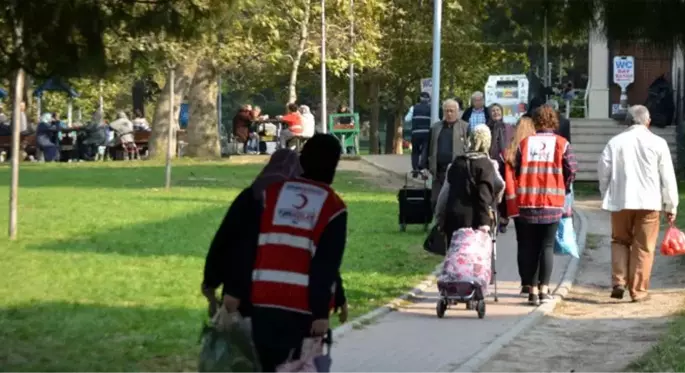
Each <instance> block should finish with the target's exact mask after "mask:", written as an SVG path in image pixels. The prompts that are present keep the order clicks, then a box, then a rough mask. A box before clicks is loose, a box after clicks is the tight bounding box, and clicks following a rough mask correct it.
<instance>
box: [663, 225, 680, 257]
mask: <svg viewBox="0 0 685 373" xmlns="http://www.w3.org/2000/svg"><path fill="white" fill-rule="evenodd" d="M683 254H685V233H683V232H682V231H681V230H680V229H678V228H676V227H674V226H673V225H671V226H670V227H668V229H667V230H666V234H664V240H663V242H661V255H664V256H676V255H683Z"/></svg>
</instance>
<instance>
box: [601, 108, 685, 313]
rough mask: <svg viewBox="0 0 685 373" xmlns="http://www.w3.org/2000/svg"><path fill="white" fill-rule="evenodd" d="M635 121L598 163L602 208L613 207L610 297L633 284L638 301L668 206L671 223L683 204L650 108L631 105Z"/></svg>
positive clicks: (643, 294) (631, 117) (643, 297)
mask: <svg viewBox="0 0 685 373" xmlns="http://www.w3.org/2000/svg"><path fill="white" fill-rule="evenodd" d="M626 120H627V121H629V124H630V125H631V126H630V127H629V128H628V129H627V130H625V131H624V132H622V133H620V134H618V135H616V136H614V137H613V138H612V139H611V140H610V141H609V143H608V144H607V145H606V147H605V148H604V151H603V152H602V155H601V157H600V159H599V162H598V164H597V174H598V177H599V189H600V192H601V193H602V209H604V210H607V211H611V282H612V286H613V290H612V292H611V297H612V298H616V299H622V298H623V293H624V292H625V289H626V288H628V292H629V293H630V297H631V298H632V299H633V302H639V301H643V300H647V299H648V294H647V290H648V289H649V280H650V276H651V273H652V264H653V262H654V252H655V249H656V242H657V236H658V234H659V216H660V213H661V212H662V211H663V212H664V213H665V214H666V219H667V221H668V222H669V223H673V222H674V221H675V215H676V210H677V208H678V183H677V181H676V177H675V171H674V169H673V162H672V161H671V151H670V149H669V147H668V144H667V143H666V140H664V139H663V138H661V137H659V136H657V135H655V134H653V133H652V132H651V131H650V130H649V124H650V122H651V118H650V116H649V110H647V108H646V107H644V106H642V105H635V106H632V107H630V109H628V116H627V118H626Z"/></svg>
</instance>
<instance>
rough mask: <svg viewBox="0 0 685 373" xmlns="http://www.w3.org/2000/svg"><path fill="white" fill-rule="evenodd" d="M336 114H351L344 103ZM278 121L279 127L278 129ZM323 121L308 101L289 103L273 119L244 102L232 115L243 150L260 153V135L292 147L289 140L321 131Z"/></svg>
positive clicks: (347, 120) (348, 120)
mask: <svg viewBox="0 0 685 373" xmlns="http://www.w3.org/2000/svg"><path fill="white" fill-rule="evenodd" d="M337 113H338V114H351V113H350V110H349V109H348V108H347V106H346V105H344V104H341V105H340V106H338V110H337ZM339 122H340V123H342V124H350V123H352V118H351V117H344V118H340V119H339ZM278 124H280V125H281V126H282V127H281V128H280V131H279V130H278ZM324 125H325V124H324V123H321V121H318V122H317V120H316V118H315V117H314V114H313V113H312V110H311V108H310V107H309V106H308V105H298V104H296V103H289V104H287V105H286V110H285V113H283V114H282V115H277V116H276V117H274V118H273V119H271V118H270V117H269V115H266V114H264V113H262V109H261V108H260V107H259V106H252V105H250V104H245V105H242V106H241V107H240V109H239V110H238V112H237V113H236V114H235V116H234V117H233V138H234V140H235V142H237V143H238V144H240V146H241V147H242V149H241V150H242V151H243V152H244V153H246V154H259V153H264V149H263V148H262V149H260V141H261V139H262V138H264V137H276V142H277V143H278V145H279V148H286V147H292V146H291V140H293V139H301V140H303V141H302V142H303V143H304V142H305V141H306V140H308V139H310V138H312V137H313V136H314V134H316V133H324V127H323V126H324Z"/></svg>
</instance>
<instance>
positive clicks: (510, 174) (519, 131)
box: [500, 117, 536, 296]
mask: <svg viewBox="0 0 685 373" xmlns="http://www.w3.org/2000/svg"><path fill="white" fill-rule="evenodd" d="M535 132H536V131H535V124H534V123H533V119H531V118H530V117H522V118H521V119H519V121H518V123H516V130H515V132H514V136H513V138H512V139H511V142H510V143H509V145H508V147H507V148H506V150H505V153H504V201H505V205H506V208H505V209H504V210H505V212H506V215H504V217H505V218H506V220H500V232H502V233H504V231H505V230H506V224H508V221H509V220H512V219H513V220H514V229H515V230H516V244H517V245H516V263H517V266H518V272H519V277H520V279H521V294H526V296H527V295H528V293H529V292H530V288H529V287H528V286H525V285H524V283H523V278H524V277H525V275H524V273H523V272H522V271H523V269H524V268H525V267H524V266H525V265H524V264H523V254H524V253H525V249H524V248H522V246H521V245H522V244H523V243H524V241H522V240H520V238H521V232H520V228H521V226H522V223H521V221H520V218H519V217H518V216H519V206H518V204H517V203H516V176H515V173H516V171H515V168H516V154H517V153H518V148H519V144H521V141H522V140H523V139H525V138H526V137H528V136H532V135H534V134H535Z"/></svg>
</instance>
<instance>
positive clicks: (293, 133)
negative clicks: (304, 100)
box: [280, 103, 303, 148]
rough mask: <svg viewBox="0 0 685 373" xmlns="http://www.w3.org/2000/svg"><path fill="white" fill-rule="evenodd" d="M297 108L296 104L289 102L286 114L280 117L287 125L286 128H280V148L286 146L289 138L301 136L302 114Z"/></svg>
mask: <svg viewBox="0 0 685 373" xmlns="http://www.w3.org/2000/svg"><path fill="white" fill-rule="evenodd" d="M298 109H299V108H298V107H297V104H295V103H290V104H288V114H286V115H284V116H282V117H281V118H280V119H281V121H282V122H283V123H285V124H286V125H287V126H288V128H286V129H283V130H281V135H280V141H281V148H286V147H287V146H288V145H287V144H288V142H289V141H290V140H291V139H293V138H296V137H302V129H303V128H302V115H300V112H299V111H298Z"/></svg>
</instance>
